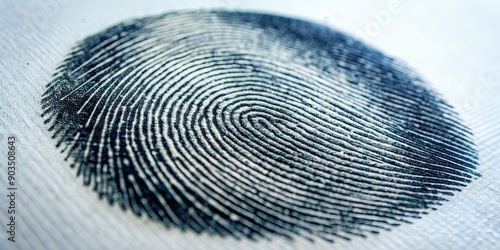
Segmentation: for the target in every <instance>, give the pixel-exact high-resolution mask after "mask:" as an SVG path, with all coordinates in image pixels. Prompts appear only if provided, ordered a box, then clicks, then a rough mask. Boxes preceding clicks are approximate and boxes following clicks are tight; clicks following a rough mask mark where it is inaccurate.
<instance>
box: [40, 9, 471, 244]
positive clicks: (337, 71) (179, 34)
mask: <svg viewBox="0 0 500 250" xmlns="http://www.w3.org/2000/svg"><path fill="white" fill-rule="evenodd" d="M42 107H43V110H44V113H43V115H42V116H43V117H44V119H45V120H46V123H47V124H49V126H50V129H49V130H50V131H51V132H52V133H53V137H54V138H55V139H56V140H57V142H58V143H57V146H58V147H59V148H60V149H62V151H63V153H64V154H65V155H67V159H68V160H69V161H70V162H71V164H72V166H73V167H75V168H76V169H77V170H78V174H79V175H80V176H82V177H83V180H84V183H85V185H91V186H92V187H93V188H94V190H95V191H96V192H97V193H98V194H99V195H100V197H102V198H105V199H107V200H108V201H109V202H110V203H117V204H119V205H120V206H121V207H122V208H124V209H129V210H132V211H133V212H135V213H136V214H137V215H141V214H146V215H147V216H149V217H150V218H152V219H154V220H157V221H161V222H164V223H165V225H167V226H171V225H175V226H177V227H180V228H182V229H190V230H194V231H196V232H209V233H213V234H218V235H222V236H228V235H230V236H234V237H238V238H240V237H250V238H255V239H258V238H263V237H264V238H269V237H271V236H272V235H282V236H285V237H293V236H294V235H303V236H304V237H308V238H309V237H310V238H314V237H321V238H323V239H326V240H335V239H339V238H345V239H349V238H351V237H353V236H356V235H357V236H363V237H364V236H366V235H367V233H370V232H373V233H376V232H379V231H380V230H383V229H387V230H388V229H390V228H391V227H392V226H395V225H398V224H400V223H401V222H405V221H408V219H410V218H418V217H419V216H420V214H422V213H426V212H427V211H429V209H433V208H434V207H435V205H438V204H440V203H441V202H442V201H445V200H446V198H445V197H446V196H448V195H452V193H453V192H454V191H459V190H460V189H461V188H462V187H464V186H465V185H466V184H467V183H468V182H470V181H471V179H473V178H474V176H478V174H477V173H475V172H474V169H475V168H476V166H477V164H478V163H477V156H476V152H475V150H474V146H473V144H472V143H471V140H470V133H469V130H468V129H467V128H466V127H464V126H463V125H462V124H461V122H460V120H459V119H458V118H457V114H456V113H455V112H454V111H453V110H452V107H450V106H449V105H448V104H447V103H446V102H444V101H443V100H442V98H441V97H439V95H437V94H436V93H435V92H434V91H433V90H432V89H431V88H430V87H429V85H428V84H427V83H426V82H425V81H424V80H422V79H421V78H420V77H419V76H418V75H417V74H415V73H414V72H412V71H411V70H410V69H408V68H406V67H405V66H403V65H402V64H401V63H399V62H398V61H397V60H394V59H392V58H390V57H387V56H385V55H383V54H382V53H380V52H378V51H376V50H374V49H372V48H370V47H368V46H366V45H364V44H362V43H361V42H358V41H356V40H354V39H353V38H351V37H349V36H347V35H344V34H341V33H338V32H336V31H334V30H331V29H329V28H327V27H323V26H320V25H317V24H313V23H309V22H305V21H300V20H295V19H290V18H284V17H279V16H273V15H264V14H256V13H238V12H217V11H211V12H206V11H201V12H178V13H177V12H176V13H168V14H164V15H160V16H156V17H150V18H144V19H138V20H132V21H129V22H125V23H122V24H119V25H117V26H115V27H112V28H110V29H107V30H105V31H103V32H101V33H99V34H96V35H93V36H91V37H89V38H87V39H85V40H84V41H83V42H81V43H79V44H78V45H77V46H76V47H75V48H74V49H73V50H72V51H71V53H70V54H69V55H68V56H67V58H66V59H65V60H64V62H63V63H62V64H61V65H60V66H59V67H58V68H57V72H56V73H55V75H54V78H53V80H52V81H51V82H50V83H49V84H48V85H47V89H46V92H45V94H44V95H43V100H42Z"/></svg>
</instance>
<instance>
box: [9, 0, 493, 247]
mask: <svg viewBox="0 0 500 250" xmlns="http://www.w3.org/2000/svg"><path fill="white" fill-rule="evenodd" d="M367 2H368V1H367ZM390 2H391V1H389V0H387V1H370V2H369V3H352V2H350V1H332V0H329V1H313V0H307V1H250V0H246V1H245V0H207V1H189V2H181V1H166V0H163V1H160V0H158V1H147V2H146V1H118V0H116V1H106V2H103V1H88V0H87V1H83V0H82V1H77V0H40V1H7V0H3V1H0V84H1V85H0V96H1V98H0V117H1V120H0V128H1V130H0V133H1V134H0V152H1V155H0V157H1V158H0V166H1V170H0V201H1V203H0V221H1V224H2V226H1V230H0V249H18V248H19V249H198V248H199V249H264V248H269V249H313V248H318V249H337V248H338V249H348V248H352V249H500V243H499V241H500V233H499V231H500V218H499V217H500V201H499V200H500V198H499V193H500V185H499V177H498V176H499V174H500V171H499V168H498V163H500V136H499V135H500V133H499V132H498V130H499V129H500V123H499V122H500V106H499V104H500V46H499V44H500V29H499V27H500V15H499V14H498V13H499V11H500V4H499V3H500V2H498V1H497V2H496V3H495V2H494V1H440V2H439V3H436V2H437V1H418V2H417V1H404V0H400V1H399V8H398V9H399V10H400V11H396V12H392V13H391V12H388V11H390V8H388V7H387V6H388V3H390ZM200 8H204V9H210V8H219V9H221V8H223V9H237V10H254V11H264V12H269V13H278V14H283V15H286V16H292V17H299V18H302V19H306V20H311V21H314V22H318V23H322V24H325V25H329V26H331V27H333V28H336V29H339V30H341V31H343V32H346V33H349V34H352V35H355V36H359V35H360V34H365V36H367V39H366V40H367V41H366V42H368V43H369V44H371V45H373V46H374V47H376V48H379V49H380V50H382V51H384V52H385V53H387V54H388V55H391V56H395V57H397V58H399V59H402V60H403V61H405V62H406V63H407V64H409V65H410V66H411V67H413V68H415V69H416V70H417V71H418V72H419V73H421V74H422V75H423V76H424V78H425V79H427V80H428V81H430V82H431V83H432V84H433V86H434V87H435V88H436V89H437V90H438V91H439V92H440V93H442V95H443V96H444V97H445V99H446V100H448V101H449V102H450V103H451V104H452V105H454V106H455V107H456V108H457V110H459V111H460V113H461V115H462V117H463V118H464V121H465V123H466V124H467V125H469V126H470V127H471V129H472V131H473V133H474V139H475V142H476V144H477V147H478V150H479V154H480V160H481V166H480V167H479V169H478V171H479V172H480V173H481V174H482V177H481V178H479V179H477V180H476V181H474V182H473V183H471V184H470V185H469V186H468V187H466V188H465V189H464V190H463V191H462V192H459V193H457V194H456V195H455V196H453V197H450V201H449V202H446V203H445V204H444V205H443V206H440V207H439V208H438V210H437V211H432V212H431V213H430V214H429V215H426V216H424V217H423V218H422V219H419V220H413V221H412V222H413V223H412V224H405V225H402V226H400V227H397V228H394V229H393V230H392V231H390V232H381V233H380V234H379V235H370V236H369V237H368V238H366V239H364V238H353V239H352V241H344V240H339V241H338V242H336V243H335V244H334V245H331V244H329V243H326V242H323V241H321V240H317V241H316V242H315V243H312V242H308V241H305V240H302V239H300V238H299V239H296V240H295V241H286V240H284V239H282V238H276V239H273V240H272V241H258V242H251V241H247V240H242V241H236V240H234V239H231V238H221V237H212V236H209V235H206V234H202V235H196V234H194V233H192V232H181V231H180V230H178V229H177V228H169V229H167V228H165V227H164V226H163V225H161V224H158V223H154V222H151V221H150V220H148V219H146V218H138V217H136V216H134V215H132V214H131V213H130V212H123V211H121V209H119V208H118V207H116V206H114V207H112V206H110V205H108V203H107V202H106V201H104V200H98V199H97V194H96V193H95V192H93V191H92V190H91V188H89V187H84V186H83V185H82V179H81V178H76V177H75V175H76V173H75V171H74V170H71V169H70V168H69V167H68V162H65V161H64V159H63V154H61V153H60V152H58V150H56V148H55V141H54V140H52V139H51V138H50V134H49V132H47V127H45V126H44V125H43V122H42V119H41V118H40V114H41V108H40V104H39V103H40V97H41V94H42V93H43V91H44V86H45V84H46V83H48V82H49V81H50V79H51V75H52V73H53V72H54V70H55V67H56V66H57V65H58V64H59V63H60V62H61V61H62V60H63V57H64V55H65V54H66V53H67V52H68V51H69V49H70V48H71V47H72V46H74V45H75V44H76V42H78V41H79V40H81V39H83V38H85V37H87V36H89V35H92V34H94V33H97V32H100V31H102V30H103V29H104V28H107V27H110V26H112V25H115V24H117V23H119V22H121V21H123V20H125V19H131V18H136V17H144V16H148V15H153V14H159V13H163V12H167V11H171V10H186V9H191V10H197V9H200ZM382 12H388V13H390V20H388V19H385V20H386V21H382V22H380V21H378V19H377V13H382ZM374 13H375V14H374ZM377 22H378V24H377ZM377 25H378V26H377ZM374 26H377V27H379V29H378V30H377V29H374ZM366 27H371V28H372V29H371V30H369V31H368V32H364V31H363V30H365V28H366ZM360 31H361V32H362V33H359V32H360ZM363 32H364V33H363ZM367 33H368V34H367ZM10 135H14V136H16V138H17V146H18V149H17V151H16V153H17V157H18V163H17V164H18V169H17V173H16V178H17V179H18V180H17V185H18V188H19V190H18V194H17V195H18V197H17V198H18V199H17V216H16V217H17V220H16V223H17V224H18V227H17V236H16V243H11V242H8V241H7V235H6V233H5V231H6V223H8V222H7V221H6V218H7V197H6V194H7V191H6V187H7V181H6V180H7V171H6V166H5V165H6V161H7V143H6V142H7V136H10Z"/></svg>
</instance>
